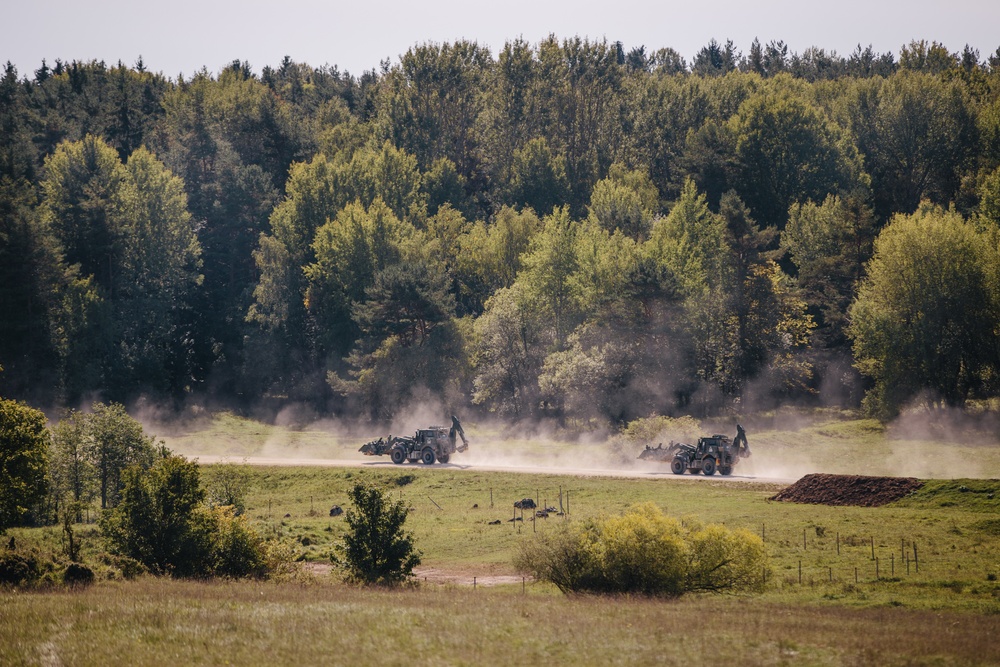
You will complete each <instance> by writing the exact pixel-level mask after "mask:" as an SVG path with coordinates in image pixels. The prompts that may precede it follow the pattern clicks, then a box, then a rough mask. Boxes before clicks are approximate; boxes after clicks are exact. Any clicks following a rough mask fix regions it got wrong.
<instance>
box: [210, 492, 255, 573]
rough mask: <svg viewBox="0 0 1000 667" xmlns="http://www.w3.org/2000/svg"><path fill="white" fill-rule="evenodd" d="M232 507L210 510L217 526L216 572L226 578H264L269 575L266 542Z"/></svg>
mask: <svg viewBox="0 0 1000 667" xmlns="http://www.w3.org/2000/svg"><path fill="white" fill-rule="evenodd" d="M235 512H236V510H235V508H233V507H217V508H214V509H212V510H211V515H212V519H211V520H212V521H213V522H214V523H215V531H214V534H215V539H214V542H215V544H214V545H213V551H214V554H215V558H214V560H215V563H214V573H215V574H218V575H222V576H225V577H264V576H266V575H267V573H268V562H267V549H266V547H265V540H264V538H263V537H261V536H260V534H258V533H257V531H255V530H254V529H253V527H252V526H250V523H249V522H248V521H247V519H246V517H244V516H242V515H239V516H238V515H236V513H235Z"/></svg>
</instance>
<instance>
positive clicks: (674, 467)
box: [670, 458, 687, 475]
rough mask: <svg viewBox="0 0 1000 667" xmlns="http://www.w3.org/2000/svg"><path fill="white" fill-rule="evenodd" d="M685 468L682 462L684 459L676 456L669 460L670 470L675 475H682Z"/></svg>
mask: <svg viewBox="0 0 1000 667" xmlns="http://www.w3.org/2000/svg"><path fill="white" fill-rule="evenodd" d="M685 470H687V464H686V463H684V459H681V458H676V459H674V460H673V461H671V462H670V472H672V473H674V474H675V475H683V474H684V471H685Z"/></svg>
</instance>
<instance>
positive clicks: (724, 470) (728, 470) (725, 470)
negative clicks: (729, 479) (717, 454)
mask: <svg viewBox="0 0 1000 667" xmlns="http://www.w3.org/2000/svg"><path fill="white" fill-rule="evenodd" d="M719 474H720V475H732V474H733V466H719Z"/></svg>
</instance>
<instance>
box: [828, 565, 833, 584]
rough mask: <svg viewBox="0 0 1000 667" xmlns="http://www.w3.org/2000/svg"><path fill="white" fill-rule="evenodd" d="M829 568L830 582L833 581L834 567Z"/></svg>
mask: <svg viewBox="0 0 1000 667" xmlns="http://www.w3.org/2000/svg"><path fill="white" fill-rule="evenodd" d="M827 569H828V570H830V583H833V568H832V567H828V568H827Z"/></svg>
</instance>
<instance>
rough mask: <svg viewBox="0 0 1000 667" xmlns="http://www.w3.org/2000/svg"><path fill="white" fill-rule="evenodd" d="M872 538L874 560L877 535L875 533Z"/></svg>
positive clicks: (873, 558)
mask: <svg viewBox="0 0 1000 667" xmlns="http://www.w3.org/2000/svg"><path fill="white" fill-rule="evenodd" d="M871 540H872V560H875V536H874V535H873V536H872V538H871Z"/></svg>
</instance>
